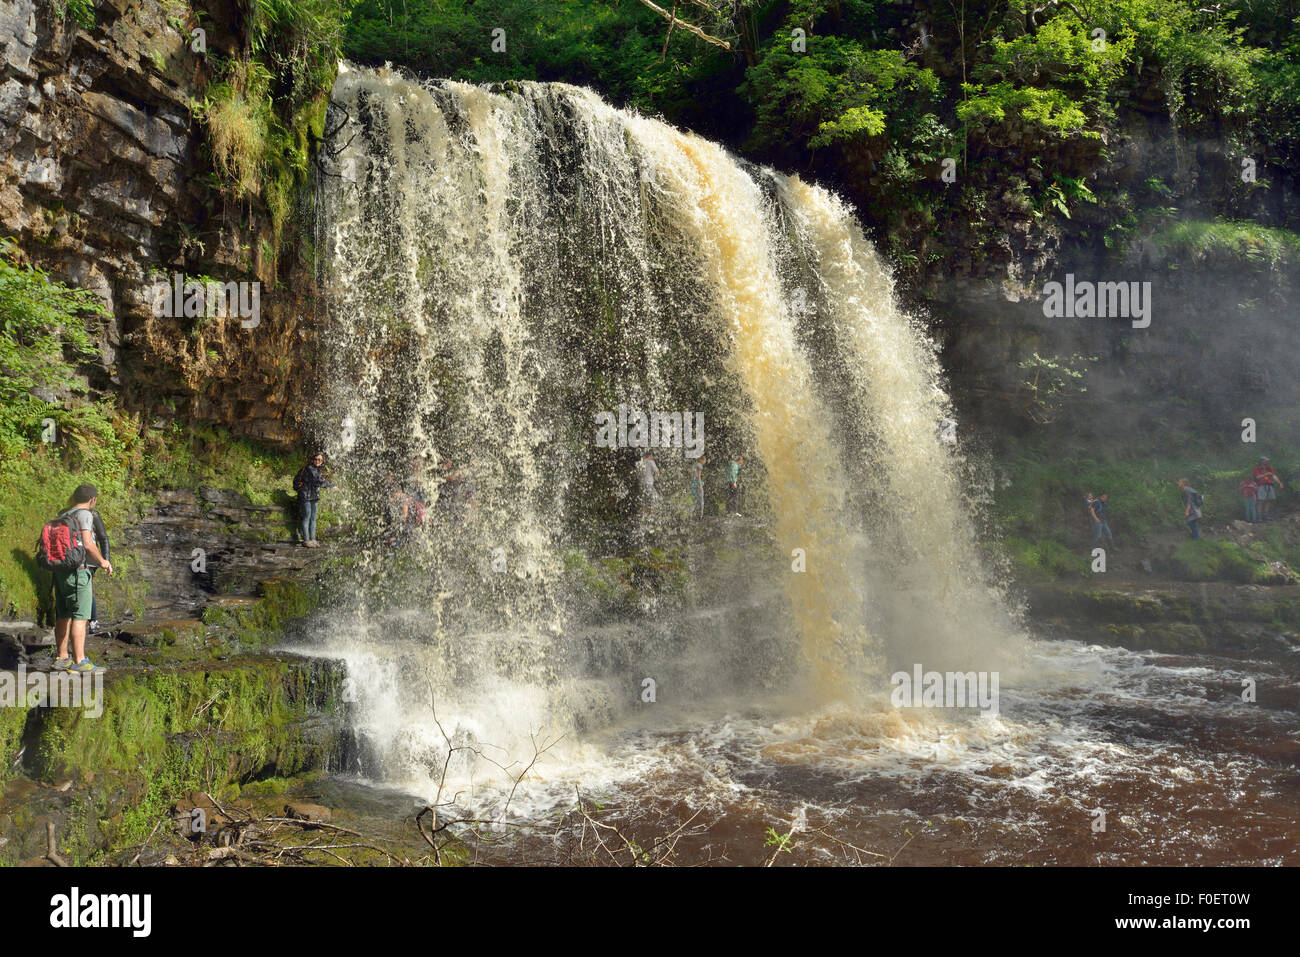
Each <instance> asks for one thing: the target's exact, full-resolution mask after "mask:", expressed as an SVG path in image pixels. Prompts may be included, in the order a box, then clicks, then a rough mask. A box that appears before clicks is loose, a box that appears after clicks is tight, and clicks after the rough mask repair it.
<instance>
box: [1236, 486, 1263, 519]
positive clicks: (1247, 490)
mask: <svg viewBox="0 0 1300 957" xmlns="http://www.w3.org/2000/svg"><path fill="white" fill-rule="evenodd" d="M1237 491H1238V492H1240V493H1241V500H1242V503H1243V504H1244V505H1245V506H1246V521H1248V522H1250V523H1251V524H1252V525H1253V524H1255V523H1256V522H1258V521H1259V512H1258V511H1256V509H1255V505H1256V500H1255V495H1256V493H1257V492H1258V491H1259V483H1258V482H1256V481H1255V478H1254V476H1248V477H1247V478H1246V481H1244V482H1242V483H1241V484H1240V485H1238V486H1237Z"/></svg>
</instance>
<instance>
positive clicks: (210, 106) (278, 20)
mask: <svg viewBox="0 0 1300 957" xmlns="http://www.w3.org/2000/svg"><path fill="white" fill-rule="evenodd" d="M355 3H356V0H258V2H256V3H254V4H253V5H252V16H251V19H250V21H249V25H248V31H249V46H248V53H247V54H246V55H245V56H243V57H241V58H236V59H233V60H230V61H228V62H226V63H221V64H218V67H217V80H216V82H214V83H213V84H212V85H211V86H210V87H209V88H208V89H207V90H205V92H204V96H203V98H202V99H201V100H199V101H197V102H195V103H194V104H193V111H194V113H195V115H196V116H198V117H200V118H201V119H202V120H203V121H204V123H205V125H206V126H207V128H208V135H209V138H210V141H211V144H212V148H213V157H214V160H215V163H216V167H217V171H218V173H219V174H220V175H221V177H222V181H223V183H224V184H225V188H226V190H227V192H228V193H229V195H230V196H231V197H232V198H233V199H236V200H242V199H245V198H246V197H249V196H257V197H259V198H260V199H261V200H262V202H263V203H264V204H265V205H266V208H267V211H268V212H269V213H270V216H271V228H272V242H271V246H270V252H271V257H270V258H271V259H272V261H273V260H274V259H275V257H276V256H277V255H278V253H279V248H280V243H281V239H282V236H283V233H284V229H285V226H286V224H287V223H288V222H289V219H290V216H291V213H292V211H293V203H294V199H295V197H296V196H297V195H298V192H299V190H301V189H302V187H303V186H304V185H305V184H306V182H307V178H308V172H309V167H310V158H311V150H312V149H313V148H314V144H315V143H316V142H317V141H318V140H319V139H320V137H321V135H322V133H323V126H324V117H325V109H326V106H327V105H328V101H329V90H330V88H331V87H332V86H333V83H334V75H335V73H336V71H337V68H338V61H339V57H340V56H341V55H342V46H343V30H344V24H345V23H346V22H347V18H348V14H349V12H350V10H351V8H352V7H353V6H354V5H355Z"/></svg>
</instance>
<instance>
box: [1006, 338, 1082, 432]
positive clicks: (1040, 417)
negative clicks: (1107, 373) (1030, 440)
mask: <svg viewBox="0 0 1300 957" xmlns="http://www.w3.org/2000/svg"><path fill="white" fill-rule="evenodd" d="M1096 361H1097V356H1084V355H1079V354H1078V353H1076V354H1074V355H1070V356H1048V357H1046V358H1045V357H1043V356H1040V355H1039V354H1038V353H1037V352H1035V353H1033V354H1032V355H1030V357H1029V358H1027V359H1023V360H1021V362H1020V370H1021V374H1022V380H1021V384H1020V386H1021V389H1022V390H1023V391H1024V393H1025V395H1026V403H1025V405H1026V414H1027V415H1028V416H1029V417H1030V418H1031V419H1033V420H1034V421H1035V422H1038V423H1039V424H1040V425H1041V424H1046V423H1047V422H1051V421H1052V420H1053V419H1054V418H1056V416H1057V415H1058V414H1059V413H1060V411H1061V408H1062V406H1063V404H1064V401H1065V399H1066V398H1068V397H1069V396H1071V395H1077V394H1079V393H1082V392H1086V391H1088V387H1087V386H1085V385H1083V375H1084V370H1085V368H1086V363H1089V362H1096Z"/></svg>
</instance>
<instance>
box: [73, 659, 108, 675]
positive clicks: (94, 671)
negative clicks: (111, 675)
mask: <svg viewBox="0 0 1300 957" xmlns="http://www.w3.org/2000/svg"><path fill="white" fill-rule="evenodd" d="M68 670H69V671H71V672H72V673H73V674H74V675H102V674H103V673H104V672H105V671H107V670H108V669H107V668H105V667H103V666H102V665H96V664H92V663H91V661H90V659H89V658H82V659H81V660H80V661H78V662H77V663H76V664H75V665H73V666H72V667H71V668H69V669H68Z"/></svg>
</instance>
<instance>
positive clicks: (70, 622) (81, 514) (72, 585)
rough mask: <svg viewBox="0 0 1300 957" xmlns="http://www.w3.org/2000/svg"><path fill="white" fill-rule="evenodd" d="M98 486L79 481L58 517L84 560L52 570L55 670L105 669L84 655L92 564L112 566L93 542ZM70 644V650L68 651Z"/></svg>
mask: <svg viewBox="0 0 1300 957" xmlns="http://www.w3.org/2000/svg"><path fill="white" fill-rule="evenodd" d="M98 502H99V490H98V489H97V488H95V486H93V485H78V486H77V489H76V491H74V492H73V493H72V498H71V500H70V501H69V502H68V508H67V509H65V510H64V511H63V512H61V513H59V517H58V519H56V521H58V520H66V521H67V522H68V525H69V527H70V528H71V530H72V535H73V536H75V537H76V538H79V539H80V543H81V546H82V548H84V549H85V560H84V561H83V562H82V563H81V565H80V567H77V568H72V569H68V570H65V571H55V572H54V617H55V621H54V646H55V657H54V670H55V671H70V672H73V673H74V674H103V673H104V669H103V668H102V667H100V666H97V665H95V664H92V663H91V660H90V659H89V658H87V657H86V623H87V622H88V621H90V617H91V608H92V606H93V604H94V598H95V591H94V584H93V583H92V581H91V578H90V569H91V568H102V569H104V571H105V572H107V573H108V574H109V576H112V574H113V566H112V565H111V564H110V563H109V561H108V559H107V558H106V557H104V555H103V554H101V552H100V550H99V546H98V545H96V544H95V532H94V529H95V517H94V514H93V512H94V509H95V505H96V504H98ZM69 645H71V652H72V654H71V655H69V654H68V652H69V647H68V646H69Z"/></svg>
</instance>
